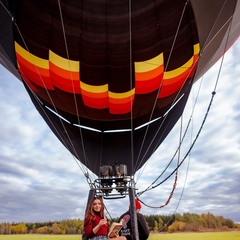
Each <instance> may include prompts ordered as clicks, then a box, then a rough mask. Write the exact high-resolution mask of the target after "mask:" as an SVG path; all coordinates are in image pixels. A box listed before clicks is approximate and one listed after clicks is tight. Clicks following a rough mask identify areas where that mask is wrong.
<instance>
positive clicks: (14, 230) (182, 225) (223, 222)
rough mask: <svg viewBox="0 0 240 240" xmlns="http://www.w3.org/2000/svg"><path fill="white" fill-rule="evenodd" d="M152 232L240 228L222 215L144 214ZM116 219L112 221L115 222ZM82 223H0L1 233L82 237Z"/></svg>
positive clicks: (70, 220)
mask: <svg viewBox="0 0 240 240" xmlns="http://www.w3.org/2000/svg"><path fill="white" fill-rule="evenodd" d="M145 218H146V221H147V224H148V227H149V229H150V231H151V232H156V233H157V232H170V233H172V232H180V231H182V232H183V231H188V232H189V231H209V230H211V231H228V230H231V229H240V224H236V223H234V222H233V221H232V220H231V219H226V218H224V217H222V216H214V215H213V214H211V213H203V214H201V215H198V214H194V213H184V214H182V215H181V214H174V215H168V216H165V215H145ZM118 220H119V219H118V218H113V219H111V222H113V221H114V222H118ZM82 231H83V220H81V219H65V220H61V221H49V222H35V223H33V222H29V223H24V222H20V223H14V222H13V223H9V222H3V223H1V224H0V234H82Z"/></svg>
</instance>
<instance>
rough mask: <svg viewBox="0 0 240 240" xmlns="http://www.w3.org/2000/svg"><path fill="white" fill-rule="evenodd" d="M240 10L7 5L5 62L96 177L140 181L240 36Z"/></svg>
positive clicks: (141, 1)
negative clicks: (104, 173) (115, 169)
mask: <svg viewBox="0 0 240 240" xmlns="http://www.w3.org/2000/svg"><path fill="white" fill-rule="evenodd" d="M239 16H240V1H237V0H236V1H235V0H229V1H225V0H212V1H208V0H202V1H196V0H195V1H194V0H192V1H191V0H190V1H184V0H175V1H172V0H169V1H166V0H165V1H162V0H157V1H154V2H152V1H149V0H132V1H127V0H116V1H99V0H88V1H83V0H82V1H80V0H68V1H53V0H51V1H49V0H48V1H46V0H45V1H38V0H22V1H3V2H2V3H1V5H0V29H1V30H0V62H1V64H3V66H5V67H6V68H7V69H8V70H9V71H11V72H12V73H13V74H14V75H15V76H17V77H18V78H19V79H21V80H22V81H23V83H24V85H25V86H26V89H27V91H28V93H29V95H30V97H31V100H32V101H33V103H34V105H35V106H36V108H37V109H38V111H39V113H40V114H41V115H42V117H43V118H44V120H45V121H46V122H47V124H48V125H49V127H50V128H51V129H52V131H53V132H54V133H55V134H56V136H57V137H58V138H59V140H60V141H61V142H62V143H63V144H64V145H65V146H66V147H67V149H68V150H69V151H70V152H71V153H72V154H73V155H75V156H76V157H77V158H78V159H79V160H80V161H81V162H82V163H83V164H84V165H86V166H87V167H88V168H89V169H90V170H91V171H92V172H94V173H95V174H97V175H99V167H100V166H101V165H105V164H109V165H113V164H116V163H122V164H126V165H127V166H128V174H129V175H132V174H134V173H135V172H136V171H137V170H138V169H139V168H140V167H142V166H143V164H144V163H145V162H146V161H147V160H148V159H149V157H150V156H151V155H152V154H153V153H154V151H155V150H156V149H157V148H158V146H159V145H160V144H161V143H162V141H163V140H164V138H165V137H166V136H167V135H168V133H169V132H170V131H171V129H172V128H173V126H174V125H175V123H176V122H177V120H178V119H179V117H180V116H181V114H182V112H183V109H184V107H185V104H186V102H187V98H188V95H189V92H190V90H191V86H192V84H193V83H194V82H195V81H196V80H197V79H198V78H199V77H200V76H201V75H203V74H204V73H205V72H206V71H207V70H208V69H209V68H210V67H211V66H212V65H213V64H214V63H215V62H216V61H217V60H218V59H219V58H220V57H221V55H222V54H223V53H224V52H225V51H226V50H227V49H228V48H229V47H230V46H231V44H233V42H234V41H235V40H236V39H237V38H238V36H239V33H240V17H239Z"/></svg>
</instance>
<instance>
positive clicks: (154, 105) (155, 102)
mask: <svg viewBox="0 0 240 240" xmlns="http://www.w3.org/2000/svg"><path fill="white" fill-rule="evenodd" d="M187 4H188V3H187V2H186V3H185V5H184V8H183V11H182V14H181V17H180V20H179V24H178V27H177V29H176V34H175V36H174V40H173V43H172V46H171V50H170V54H169V58H168V60H167V62H166V66H165V70H166V69H167V68H168V64H169V61H170V58H171V55H172V51H173V47H174V45H175V42H176V39H177V36H178V32H179V29H180V25H181V22H182V19H183V15H184V13H185V10H186V7H187ZM165 70H164V71H165ZM186 79H187V77H186ZM162 84H163V78H162V80H161V83H160V85H159V88H158V92H157V95H156V98H155V101H154V104H153V107H152V111H151V114H150V117H149V121H151V119H152V116H153V113H154V109H155V107H156V104H157V100H158V95H159V93H160V91H161V88H162ZM183 85H184V84H183ZM183 85H182V86H183ZM181 89H182V87H181V88H180V89H179V91H178V94H177V95H176V97H175V99H174V101H173V103H172V105H171V107H172V106H173V105H174V104H175V102H176V100H177V98H178V96H179V93H180V91H181ZM171 107H170V108H171ZM167 115H168V113H167V114H166V115H165V117H164V119H166V117H167ZM164 121H165V120H163V122H162V123H161V125H160V126H159V128H158V130H157V131H156V134H155V136H154V138H153V140H152V141H151V143H150V144H149V147H148V148H147V149H146V151H145V154H144V155H143V157H142V159H141V160H139V158H140V154H141V152H142V149H143V144H144V142H145V139H146V136H147V133H148V129H149V125H148V126H147V128H146V131H145V135H144V138H143V140H142V145H141V148H140V150H139V154H138V158H137V161H136V163H137V162H138V161H139V165H140V164H141V163H142V161H143V160H144V157H145V156H146V154H147V152H148V151H149V149H150V146H151V145H152V143H153V141H154V140H155V138H156V136H157V133H158V132H159V131H160V129H161V127H162V125H163V123H164ZM136 168H137V164H136Z"/></svg>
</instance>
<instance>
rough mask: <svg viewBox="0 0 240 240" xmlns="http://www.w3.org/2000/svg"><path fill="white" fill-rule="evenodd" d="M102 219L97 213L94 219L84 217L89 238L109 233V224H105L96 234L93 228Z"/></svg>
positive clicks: (85, 229)
mask: <svg viewBox="0 0 240 240" xmlns="http://www.w3.org/2000/svg"><path fill="white" fill-rule="evenodd" d="M100 220H101V217H100V216H98V215H96V216H95V218H94V219H93V220H92V221H91V220H90V219H89V218H88V217H86V218H85V219H84V232H85V234H86V236H87V238H92V237H95V236H99V235H106V236H107V235H108V228H109V225H103V226H101V228H100V229H99V230H98V231H97V232H96V233H95V234H94V233H93V228H94V227H95V226H97V225H98V223H99V221H100Z"/></svg>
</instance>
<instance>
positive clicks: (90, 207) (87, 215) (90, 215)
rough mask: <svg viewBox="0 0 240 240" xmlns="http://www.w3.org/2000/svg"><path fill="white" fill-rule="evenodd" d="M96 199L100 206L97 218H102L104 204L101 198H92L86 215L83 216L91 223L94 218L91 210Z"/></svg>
mask: <svg viewBox="0 0 240 240" xmlns="http://www.w3.org/2000/svg"><path fill="white" fill-rule="evenodd" d="M96 199H98V200H100V202H101V205H102V207H101V209H100V213H99V216H100V217H101V218H104V203H103V200H102V198H101V197H93V198H92V199H91V200H90V202H89V204H88V208H87V211H86V215H85V218H87V219H88V220H90V221H92V220H93V219H94V218H95V216H96V212H95V211H94V210H93V203H94V201H95V200H96ZM97 214H98V213H97Z"/></svg>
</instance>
